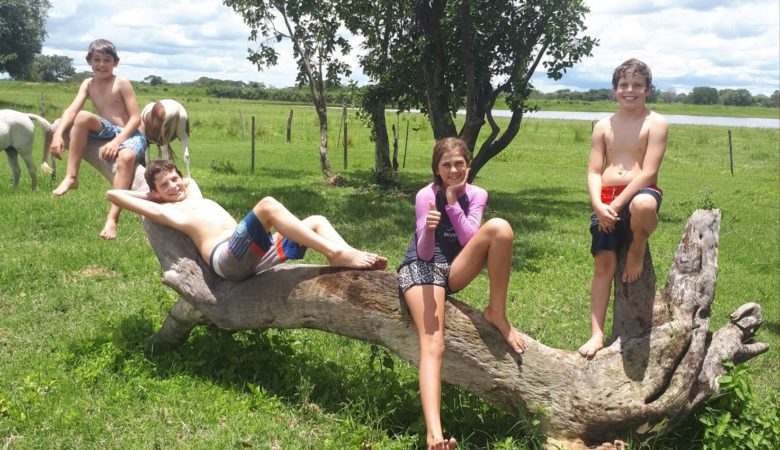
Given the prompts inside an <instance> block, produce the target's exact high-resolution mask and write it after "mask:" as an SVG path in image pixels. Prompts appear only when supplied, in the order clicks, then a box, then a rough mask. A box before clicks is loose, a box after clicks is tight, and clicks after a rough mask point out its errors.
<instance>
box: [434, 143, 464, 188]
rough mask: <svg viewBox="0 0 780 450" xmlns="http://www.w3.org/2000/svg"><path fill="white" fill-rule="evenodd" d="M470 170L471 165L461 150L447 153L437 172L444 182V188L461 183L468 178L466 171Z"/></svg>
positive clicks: (443, 156)
mask: <svg viewBox="0 0 780 450" xmlns="http://www.w3.org/2000/svg"><path fill="white" fill-rule="evenodd" d="M468 168H469V163H468V161H467V160H466V158H465V157H464V156H463V152H462V151H460V150H459V149H452V150H448V151H446V152H445V153H444V154H443V155H442V157H441V159H440V160H439V165H438V167H437V170H436V175H438V176H439V178H440V179H441V182H442V188H444V189H447V187H449V186H452V185H456V184H458V183H461V182H462V181H463V179H464V178H465V177H466V171H467V169H468Z"/></svg>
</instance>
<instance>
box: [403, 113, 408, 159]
mask: <svg viewBox="0 0 780 450" xmlns="http://www.w3.org/2000/svg"><path fill="white" fill-rule="evenodd" d="M407 147H409V119H406V138H405V139H404V164H403V168H404V169H406V148H407Z"/></svg>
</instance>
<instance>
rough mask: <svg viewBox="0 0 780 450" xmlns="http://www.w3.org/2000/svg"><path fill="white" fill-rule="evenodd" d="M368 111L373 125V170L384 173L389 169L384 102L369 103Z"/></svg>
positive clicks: (388, 147)
mask: <svg viewBox="0 0 780 450" xmlns="http://www.w3.org/2000/svg"><path fill="white" fill-rule="evenodd" d="M369 113H370V114H371V123H372V126H373V127H374V130H373V131H374V170H376V172H377V173H386V172H389V171H390V143H389V142H388V136H387V119H386V117H385V104H384V103H376V104H373V105H371V110H370V111H369Z"/></svg>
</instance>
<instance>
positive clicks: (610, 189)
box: [601, 183, 663, 205]
mask: <svg viewBox="0 0 780 450" xmlns="http://www.w3.org/2000/svg"><path fill="white" fill-rule="evenodd" d="M626 186H628V185H627V184H624V185H622V186H602V187H601V203H604V204H607V205H609V204H610V203H612V200H615V197H617V196H618V195H620V193H621V192H623V190H624V189H625V188H626ZM647 187H648V188H649V189H652V190H654V191H658V192H660V193H661V194H663V191H662V190H661V188H659V187H658V186H656V185H655V183H653V184H651V185H650V186H647Z"/></svg>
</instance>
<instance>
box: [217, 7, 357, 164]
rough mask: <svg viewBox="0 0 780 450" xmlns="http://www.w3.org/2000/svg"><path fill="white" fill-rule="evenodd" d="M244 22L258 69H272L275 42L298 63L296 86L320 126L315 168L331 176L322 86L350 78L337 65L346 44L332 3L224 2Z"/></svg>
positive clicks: (345, 66) (347, 70)
mask: <svg viewBox="0 0 780 450" xmlns="http://www.w3.org/2000/svg"><path fill="white" fill-rule="evenodd" d="M224 4H225V5H227V6H229V7H231V8H233V10H234V11H236V12H237V13H238V14H240V15H241V17H243V19H244V22H245V23H246V24H247V25H249V27H250V28H251V30H252V31H251V33H250V36H249V39H250V40H252V41H258V38H259V37H263V38H264V40H262V41H260V42H259V46H258V48H257V49H256V50H255V49H251V48H250V49H249V58H248V59H249V60H250V61H252V62H253V63H255V65H257V67H258V69H261V70H262V68H263V67H268V66H272V65H275V64H276V62H277V60H278V53H277V52H276V49H275V48H274V45H275V43H278V42H281V41H282V40H284V39H288V40H290V42H291V43H292V46H293V56H294V57H295V61H296V62H297V63H298V78H297V80H296V81H297V82H298V83H299V84H300V85H306V86H308V87H309V90H310V92H311V100H312V103H313V104H314V109H315V110H316V111H317V117H318V119H319V122H320V165H321V167H322V172H323V174H325V175H326V176H327V175H330V161H329V159H328V115H327V99H326V97H325V87H326V86H327V85H338V84H339V80H340V79H341V77H342V76H345V75H347V76H348V75H349V74H350V68H349V64H347V63H345V62H343V61H340V60H339V59H338V57H337V53H341V54H342V55H346V54H348V53H349V51H350V48H351V47H350V45H349V42H348V41H347V40H346V39H345V38H344V37H342V36H340V35H339V33H338V31H339V27H340V26H341V21H340V20H339V18H338V15H337V14H336V2H335V1H333V0H327V1H324V0H268V1H265V0H224Z"/></svg>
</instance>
